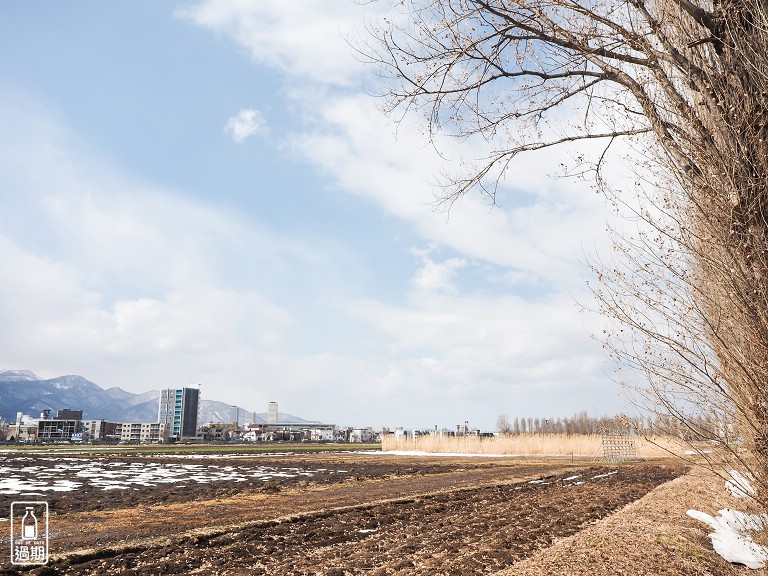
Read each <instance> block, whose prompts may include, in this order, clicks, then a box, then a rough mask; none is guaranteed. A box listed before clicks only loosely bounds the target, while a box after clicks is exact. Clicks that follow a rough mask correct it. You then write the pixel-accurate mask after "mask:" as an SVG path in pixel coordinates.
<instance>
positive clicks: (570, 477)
mask: <svg viewBox="0 0 768 576" xmlns="http://www.w3.org/2000/svg"><path fill="white" fill-rule="evenodd" d="M576 478H581V474H575V475H574V476H568V478H563V482H567V481H568V480H576Z"/></svg>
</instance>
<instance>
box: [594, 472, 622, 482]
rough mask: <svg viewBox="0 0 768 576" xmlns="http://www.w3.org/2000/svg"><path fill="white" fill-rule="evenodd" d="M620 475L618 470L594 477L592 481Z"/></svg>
mask: <svg viewBox="0 0 768 576" xmlns="http://www.w3.org/2000/svg"><path fill="white" fill-rule="evenodd" d="M618 473H619V471H618V470H614V471H613V472H608V473H606V474H598V475H597V476H592V480H597V479H598V478H608V476H613V475H614V474H618Z"/></svg>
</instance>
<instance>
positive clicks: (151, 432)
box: [115, 422, 168, 444]
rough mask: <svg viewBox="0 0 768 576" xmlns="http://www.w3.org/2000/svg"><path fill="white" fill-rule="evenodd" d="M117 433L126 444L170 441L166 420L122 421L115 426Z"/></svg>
mask: <svg viewBox="0 0 768 576" xmlns="http://www.w3.org/2000/svg"><path fill="white" fill-rule="evenodd" d="M115 435H119V436H120V442H124V443H126V444H143V443H147V442H168V426H167V425H166V423H165V422H122V423H119V424H117V426H116V427H115Z"/></svg>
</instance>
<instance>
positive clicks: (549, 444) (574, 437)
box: [381, 434, 686, 458]
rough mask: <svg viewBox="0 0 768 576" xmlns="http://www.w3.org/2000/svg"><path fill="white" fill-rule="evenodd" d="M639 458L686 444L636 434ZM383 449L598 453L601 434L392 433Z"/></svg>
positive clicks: (680, 449)
mask: <svg viewBox="0 0 768 576" xmlns="http://www.w3.org/2000/svg"><path fill="white" fill-rule="evenodd" d="M634 439H635V449H636V453H637V456H638V457H640V458H653V457H662V456H669V455H670V453H671V454H682V453H683V452H684V450H685V449H686V445H685V444H684V443H683V442H681V441H680V440H678V439H676V438H672V437H663V436H654V437H642V436H636V437H634ZM381 449H382V451H384V452H394V451H418V452H429V453H435V454H503V455H519V456H580V457H593V456H601V455H602V452H603V437H602V436H601V435H599V434H571V435H570V436H568V435H565V434H516V435H509V436H494V437H485V438H484V437H480V436H448V435H442V436H441V435H439V434H436V435H429V436H417V437H415V438H414V437H413V436H407V437H406V436H395V435H388V436H385V437H384V439H383V440H382V444H381Z"/></svg>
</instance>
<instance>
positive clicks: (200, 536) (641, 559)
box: [0, 454, 754, 576]
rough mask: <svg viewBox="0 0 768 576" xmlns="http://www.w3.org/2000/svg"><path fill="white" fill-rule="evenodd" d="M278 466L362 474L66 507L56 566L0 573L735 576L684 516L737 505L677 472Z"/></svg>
mask: <svg viewBox="0 0 768 576" xmlns="http://www.w3.org/2000/svg"><path fill="white" fill-rule="evenodd" d="M276 460H277V461H279V462H280V463H281V464H282V465H285V466H307V465H310V466H312V467H313V468H316V469H317V468H328V469H332V468H337V469H338V468H343V469H345V470H347V469H348V470H351V469H354V470H355V474H354V476H353V475H349V476H348V477H347V478H346V479H344V480H342V481H340V479H339V478H334V479H333V480H332V481H327V480H324V479H323V478H317V479H316V480H311V481H308V482H307V481H301V482H293V483H291V482H289V483H286V484H283V485H276V486H274V487H273V489H272V490H269V491H265V490H263V489H259V488H257V487H252V486H244V487H243V488H242V489H240V490H236V491H234V492H231V491H229V490H228V489H227V490H225V492H224V493H223V494H222V495H220V496H217V494H218V490H220V489H221V488H222V487H221V486H219V487H217V486H216V485H203V486H200V487H199V488H198V489H196V490H195V491H193V492H191V493H190V497H192V498H194V500H193V501H185V500H184V499H183V498H182V497H181V496H180V495H179V494H176V493H174V494H173V495H172V497H170V498H169V499H167V500H166V501H165V502H164V503H160V502H157V503H152V502H151V501H150V500H140V502H141V503H140V504H139V505H138V506H136V500H135V499H136V496H135V495H130V494H128V493H116V492H114V491H113V492H112V494H111V495H110V499H109V500H108V501H104V502H103V503H102V504H103V506H104V507H103V509H102V510H99V511H93V510H92V508H90V507H89V506H85V507H83V506H76V505H75V503H74V500H72V499H69V498H63V499H61V500H59V501H57V503H56V506H55V507H54V514H53V515H52V518H51V527H52V531H53V534H52V541H51V549H52V552H53V558H52V562H51V563H50V564H49V566H47V567H45V568H43V569H31V570H27V571H21V570H20V571H14V570H11V569H10V567H7V566H4V565H0V574H21V573H26V574H36V575H43V574H48V575H56V574H59V575H63V574H72V575H85V574H128V575H144V574H163V573H165V574H204V575H214V574H215V575H217V576H218V575H230V574H231V575H234V574H270V575H277V576H279V575H289V574H290V575H294V574H304V575H316V576H331V575H333V576H348V575H352V574H355V575H357V574H377V576H384V575H387V574H397V575H400V574H404V575H408V574H413V575H416V574H420V575H427V574H429V575H432V574H436V575H438V574H439V575H442V574H456V575H481V574H482V575H486V574H498V575H499V576H501V575H505V576H508V575H518V574H519V575H520V576H538V575H543V574H565V575H567V574H585V575H586V574H590V575H592V574H596V575H602V574H604V575H608V574H611V575H613V574H649V575H650V574H712V575H714V576H720V575H722V576H732V575H734V574H739V573H740V571H739V569H737V568H733V567H731V566H729V565H728V564H727V563H725V562H724V561H723V560H721V559H720V558H719V557H718V556H717V555H715V554H714V552H713V551H712V549H711V545H710V544H709V540H708V539H707V537H706V534H707V531H708V528H707V527H706V526H704V525H702V524H701V523H698V522H696V521H694V520H691V519H690V518H688V517H686V516H685V510H686V509H687V508H689V507H694V508H698V509H701V510H704V511H706V512H710V513H712V512H715V511H716V510H717V509H719V508H721V507H723V506H725V505H733V502H731V501H730V500H728V498H726V496H725V492H724V491H723V490H722V481H721V480H714V479H711V478H710V477H708V476H706V475H704V474H701V473H694V474H689V475H687V476H683V477H682V478H678V479H677V480H674V481H673V482H670V483H665V482H667V481H668V480H670V479H672V478H674V477H676V476H678V475H679V474H680V473H681V472H682V469H681V468H680V466H679V464H678V463H676V462H674V461H670V462H666V463H665V462H663V461H655V462H646V463H634V464H626V465H621V466H610V467H609V466H604V465H596V464H594V463H592V462H591V461H589V460H583V459H582V460H581V461H579V460H578V459H576V461H575V462H574V463H573V464H572V463H571V462H570V458H568V459H565V460H563V459H553V460H546V459H542V458H539V459H534V458H525V459H521V458H477V457H476V458H458V457H440V458H435V457H392V456H387V455H385V454H382V455H370V454H368V455H363V454H357V455H354V454H343V455H342V454H325V455H310V456H300V457H290V456H288V457H280V458H278V459H276ZM260 462H261V460H260ZM657 486H659V487H658V488H656V489H655V490H654V487H657ZM225 488H226V487H225ZM649 491H650V493H649ZM206 494H207V495H208V496H206ZM644 494H645V495H646V496H644V497H643V495H644ZM94 496H95V494H91V495H90V496H88V498H92V497H94ZM638 498H640V500H638ZM635 501H636V502H635ZM633 502H634V503H633ZM627 504H629V505H628V506H627ZM69 505H72V506H73V509H72V511H68V510H67V507H68V506H69ZM78 510H79V511H78ZM752 573H753V574H754V572H752Z"/></svg>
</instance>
